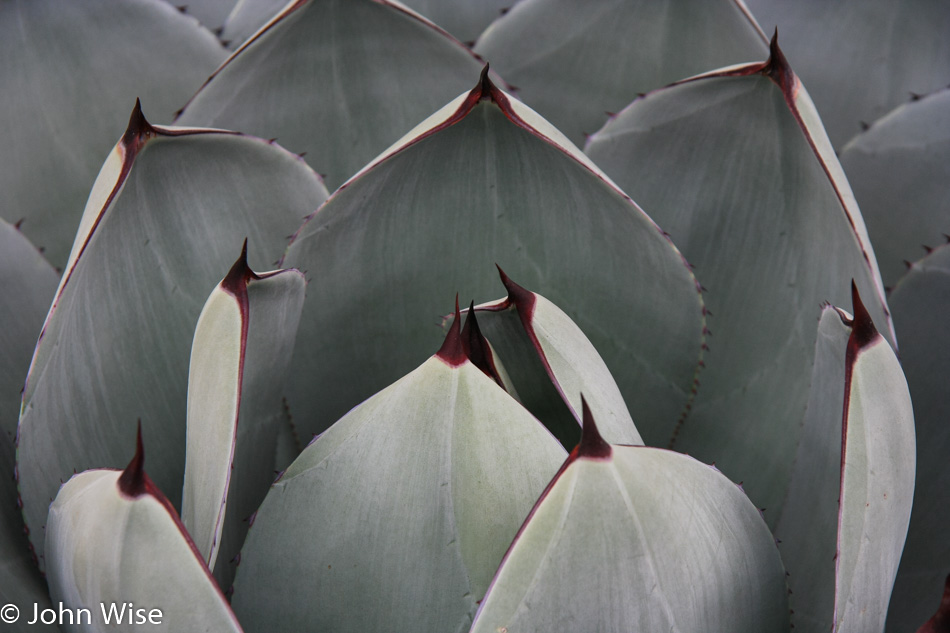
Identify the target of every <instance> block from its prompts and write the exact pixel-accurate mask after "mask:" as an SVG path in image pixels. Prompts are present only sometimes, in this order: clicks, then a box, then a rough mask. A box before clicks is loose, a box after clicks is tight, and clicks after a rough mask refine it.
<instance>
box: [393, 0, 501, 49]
mask: <svg viewBox="0 0 950 633" xmlns="http://www.w3.org/2000/svg"><path fill="white" fill-rule="evenodd" d="M517 2H518V0H406V1H405V3H404V4H405V5H406V6H408V7H410V8H412V9H413V10H415V11H418V12H419V13H421V14H422V15H424V16H425V17H427V18H428V19H430V20H432V21H433V22H435V23H436V24H438V25H439V26H441V27H442V28H443V29H445V30H446V31H448V32H449V33H450V34H452V35H453V36H454V37H456V38H458V39H459V40H461V41H463V42H466V43H474V42H475V40H476V38H478V36H479V35H480V34H481V33H482V31H484V30H485V28H486V27H487V26H488V25H489V24H491V23H492V22H493V21H494V20H496V19H498V18H499V17H501V15H502V14H503V13H505V12H507V11H508V9H510V8H511V7H512V6H513V5H514V4H516V3H517Z"/></svg>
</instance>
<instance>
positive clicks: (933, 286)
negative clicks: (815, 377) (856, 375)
mask: <svg viewBox="0 0 950 633" xmlns="http://www.w3.org/2000/svg"><path fill="white" fill-rule="evenodd" d="M890 303H891V307H892V309H893V310H894V325H895V326H896V327H897V330H898V332H899V333H900V337H901V364H902V365H903V367H904V373H905V374H906V375H907V384H908V386H909V387H910V393H911V397H912V400H913V402H914V419H915V422H916V428H917V485H916V488H915V489H914V510H913V514H912V515H911V521H910V529H909V531H908V533H907V543H906V544H905V545H904V554H903V557H902V558H901V565H900V570H899V572H898V574H897V581H896V582H895V584H894V593H893V596H892V598H891V606H890V610H889V611H888V618H887V630H888V631H889V632H892V633H910V632H912V631H914V630H915V629H914V627H915V626H918V625H919V624H920V623H922V622H923V621H924V620H925V619H926V618H927V617H929V616H930V615H931V614H932V613H933V611H934V609H935V608H936V607H937V605H938V604H939V602H940V592H941V587H942V583H943V580H944V578H945V577H946V575H947V574H948V573H950V541H948V540H947V536H946V535H947V525H950V504H948V503H947V498H948V495H950V468H948V467H947V447H950V402H948V400H947V383H948V376H950V353H948V351H950V321H948V319H947V315H948V314H950V246H942V247H940V248H938V249H936V250H935V251H934V252H933V253H932V254H930V255H928V256H927V257H925V258H924V259H922V260H921V261H919V262H917V263H916V264H914V266H913V267H912V268H911V269H910V271H909V272H908V273H907V276H906V277H905V278H904V279H902V280H901V282H900V283H899V284H897V286H896V287H895V288H894V291H893V292H892V293H891V296H890Z"/></svg>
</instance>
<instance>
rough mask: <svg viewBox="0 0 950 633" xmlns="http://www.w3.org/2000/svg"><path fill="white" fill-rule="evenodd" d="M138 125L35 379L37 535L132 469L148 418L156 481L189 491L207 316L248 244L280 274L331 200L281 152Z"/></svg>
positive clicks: (32, 451)
mask: <svg viewBox="0 0 950 633" xmlns="http://www.w3.org/2000/svg"><path fill="white" fill-rule="evenodd" d="M136 112H137V114H135V115H134V116H133V121H132V125H131V126H130V129H129V131H128V132H127V134H126V136H125V137H123V140H122V141H120V142H119V144H118V145H117V146H116V149H115V150H114V151H113V154H112V156H111V157H110V159H109V160H108V161H107V163H106V166H105V167H104V168H103V171H102V173H101V174H100V178H99V181H98V183H97V185H96V188H95V189H94V191H93V194H92V196H91V197H90V204H89V206H88V207H87V210H86V215H85V217H84V219H83V222H82V227H83V228H82V231H81V233H80V234H79V236H78V237H77V240H76V248H75V249H74V253H73V255H72V257H71V259H70V264H69V266H68V268H67V272H66V275H65V277H64V279H63V281H62V282H61V285H60V288H59V290H58V293H57V297H56V304H55V306H54V308H53V309H52V311H51V312H50V315H49V316H48V317H47V321H46V324H45V326H44V332H43V334H42V335H41V339H40V342H39V345H38V346H37V350H36V352H35V355H34V359H33V364H32V367H31V370H30V375H29V377H28V379H27V386H26V392H25V394H24V409H23V413H22V416H21V419H20V444H19V453H18V468H19V475H20V491H21V493H22V496H23V503H24V513H25V516H26V522H27V526H28V527H29V528H30V530H31V531H32V532H33V533H34V534H42V526H43V525H44V523H45V519H46V513H47V508H48V504H49V503H50V501H51V500H52V498H53V496H55V494H56V490H57V488H58V486H59V484H60V480H61V479H62V480H65V479H66V478H68V477H69V476H70V475H71V474H72V473H73V472H74V470H75V471H77V472H78V471H82V470H86V469H89V468H95V467H100V466H101V467H116V466H121V465H122V462H123V461H125V460H124V458H123V457H124V453H125V450H124V447H125V446H127V445H128V444H129V443H130V441H131V437H132V434H133V433H134V425H135V421H136V420H137V419H139V418H141V419H142V422H143V425H144V426H145V428H146V430H147V431H149V432H150V434H151V436H152V437H153V438H154V439H153V440H152V447H153V448H152V454H153V455H154V456H155V460H154V463H155V466H154V468H153V472H154V474H155V481H156V482H158V483H159V485H160V486H161V487H162V488H163V489H166V490H175V491H178V490H181V486H182V476H183V471H184V454H183V450H182V449H183V447H184V445H185V397H186V389H187V381H188V357H189V352H190V349H191V342H192V338H193V336H194V328H195V323H196V322H197V320H198V315H199V313H200V312H201V308H202V305H203V304H204V301H205V300H206V299H207V297H208V293H209V292H210V290H211V289H212V288H214V286H215V285H216V284H217V283H218V281H220V279H221V274H222V272H223V271H226V270H227V269H228V267H229V266H230V265H231V263H232V262H233V260H234V254H235V252H236V251H237V248H238V246H239V245H240V244H241V242H242V240H244V239H245V237H247V238H248V243H249V250H250V260H251V265H252V266H254V267H255V268H265V267H267V266H269V265H270V264H271V263H273V262H274V261H275V260H276V259H277V258H278V256H279V254H280V252H281V250H282V249H283V246H284V244H285V242H286V236H288V235H289V234H291V233H292V231H293V230H294V227H295V226H297V225H298V224H299V218H301V216H303V215H304V214H306V213H307V212H308V210H312V209H313V208H315V207H316V206H317V205H319V203H320V202H321V201H322V200H323V199H324V197H325V196H326V190H325V189H324V188H323V185H322V184H321V183H320V181H319V179H318V177H317V176H316V174H314V173H313V172H312V171H311V170H310V169H309V168H308V167H307V166H306V165H305V164H304V163H303V161H300V160H299V159H298V158H296V157H295V156H293V155H291V154H289V153H287V152H285V151H283V150H281V149H280V148H279V147H276V146H274V145H272V144H269V143H267V142H264V141H261V140H260V139H254V138H250V137H245V136H241V135H237V134H233V133H224V132H212V131H207V130H204V131H202V130H182V129H177V128H156V127H153V126H150V125H149V124H148V123H147V122H145V121H144V118H142V117H141V113H140V112H139V111H138V110H137V111H136ZM34 545H36V546H37V548H38V549H39V550H41V548H42V543H34ZM41 561H42V559H41Z"/></svg>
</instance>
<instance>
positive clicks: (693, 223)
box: [587, 39, 891, 525]
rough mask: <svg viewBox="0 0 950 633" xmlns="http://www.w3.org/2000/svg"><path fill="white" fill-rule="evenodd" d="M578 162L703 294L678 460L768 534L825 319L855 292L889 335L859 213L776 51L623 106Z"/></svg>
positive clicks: (787, 472) (781, 495)
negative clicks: (603, 177)
mask: <svg viewBox="0 0 950 633" xmlns="http://www.w3.org/2000/svg"><path fill="white" fill-rule="evenodd" d="M587 152H588V154H589V155H590V156H591V158H592V159H593V160H594V161H595V162H597V164H598V165H602V166H603V167H604V169H605V170H606V171H607V173H608V174H611V176H612V177H613V178H615V179H616V180H617V182H618V183H620V185H621V186H622V187H623V188H624V190H625V191H627V192H629V193H630V194H631V195H632V196H634V197H635V198H636V199H637V200H638V201H640V203H641V204H643V206H644V209H645V210H646V211H647V212H648V213H650V215H651V216H652V217H653V218H654V219H655V220H656V221H657V222H658V223H659V224H660V226H662V227H663V228H664V229H666V230H667V231H669V233H670V235H671V236H672V239H673V241H674V242H675V243H676V244H677V245H678V246H679V247H680V248H681V249H682V250H683V253H684V255H685V256H686V258H687V259H688V260H689V261H690V263H691V264H693V265H694V266H695V269H694V270H695V272H696V276H697V278H698V279H699V280H700V282H701V283H702V284H703V286H705V287H706V288H708V292H706V293H705V300H706V305H707V306H708V308H709V310H708V314H707V319H708V327H709V329H710V330H711V331H712V337H711V339H710V343H709V347H710V348H711V350H710V351H709V352H708V353H707V355H706V356H705V358H704V362H705V364H706V369H705V370H704V371H703V373H702V374H701V376H700V380H701V381H702V386H701V388H700V389H699V393H698V394H697V397H696V400H695V401H694V403H693V408H692V412H691V413H690V415H689V417H688V418H687V419H686V420H685V422H684V423H683V425H682V426H681V427H680V428H679V429H678V433H677V435H676V436H675V437H674V439H675V444H674V447H675V448H676V449H677V450H682V451H684V452H686V453H688V454H690V455H695V456H696V457H698V458H700V459H705V460H707V461H715V462H716V463H717V465H718V466H719V467H720V468H722V469H723V472H725V473H726V474H727V475H729V476H730V477H731V478H732V479H734V480H737V481H743V482H744V485H745V487H746V491H747V492H748V493H749V496H750V498H752V499H753V501H755V503H756V504H757V505H759V506H760V507H764V508H766V509H769V510H772V512H771V513H767V514H766V516H767V517H768V519H769V522H770V525H774V520H775V510H776V509H777V508H778V507H779V505H780V504H781V502H782V499H783V498H784V497H785V491H786V488H787V485H788V478H789V475H790V472H791V468H792V462H793V459H794V456H795V450H796V446H797V445H798V441H799V438H800V436H801V429H802V426H801V421H802V414H803V413H804V411H805V406H806V404H807V401H808V389H809V377H810V375H811V371H812V364H813V355H814V352H815V336H816V330H815V325H814V323H815V321H816V320H817V318H818V316H819V311H820V305H821V304H822V303H823V302H826V301H831V302H834V303H837V304H838V305H847V303H848V301H849V299H850V285H849V284H850V281H851V279H856V280H857V283H858V286H859V288H860V289H861V292H862V295H863V296H864V297H867V298H868V305H869V306H870V310H871V313H872V314H873V316H874V318H875V320H876V321H877V322H878V323H882V324H886V325H885V326H884V328H882V329H883V330H884V331H885V332H887V334H888V335H889V336H891V334H890V327H889V325H890V320H889V317H888V316H887V312H886V310H887V308H886V304H885V302H884V289H883V285H882V284H881V282H880V277H879V275H878V272H877V266H876V264H875V260H874V253H873V251H872V250H871V246H870V243H869V242H868V239H867V234H866V231H865V229H864V224H863V221H862V219H861V213H860V211H859V210H858V208H857V205H856V204H855V203H854V198H853V196H852V195H851V191H850V188H849V187H848V183H847V180H846V179H845V178H844V175H843V174H842V172H841V168H840V165H839V164H838V162H837V160H836V159H835V157H834V152H833V150H832V149H831V146H830V145H829V144H828V141H827V138H826V137H825V136H824V133H823V131H822V128H821V123H820V121H819V120H818V117H817V114H816V113H815V112H814V108H813V107H812V105H811V102H810V101H809V100H808V95H807V93H806V92H805V90H804V88H803V87H802V86H801V83H800V82H799V81H798V79H797V78H796V77H795V75H794V73H793V72H792V70H791V68H790V67H789V66H788V63H787V61H786V60H785V58H784V56H783V55H782V53H781V51H780V50H779V48H778V44H777V42H776V40H775V39H773V44H772V54H771V56H770V58H769V60H768V61H766V62H765V63H761V64H751V65H747V66H740V67H736V68H732V69H724V70H722V71H718V72H715V73H710V74H708V75H704V76H701V77H698V78H693V79H690V80H687V81H684V82H681V83H679V84H675V85H673V86H670V87H668V88H664V89H661V90H658V91H656V92H653V93H651V94H649V95H647V96H646V97H645V98H643V99H640V100H637V101H635V102H633V103H632V104H631V105H630V106H629V107H628V108H627V109H625V110H624V111H623V112H622V113H621V114H620V115H619V116H618V117H617V118H616V119H615V120H613V121H611V122H610V123H609V124H607V125H606V126H604V129H603V130H601V131H600V132H598V133H597V134H596V135H595V136H594V137H593V138H592V139H591V142H590V144H589V145H588V147H587ZM671 181H675V182H676V183H677V186H675V187H671V186H669V185H668V183H669V182H671ZM634 415H636V411H635V410H634Z"/></svg>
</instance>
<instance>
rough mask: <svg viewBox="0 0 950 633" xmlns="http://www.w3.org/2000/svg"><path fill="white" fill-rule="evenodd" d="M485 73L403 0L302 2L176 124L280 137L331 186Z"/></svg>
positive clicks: (251, 44) (242, 53)
mask: <svg viewBox="0 0 950 633" xmlns="http://www.w3.org/2000/svg"><path fill="white" fill-rule="evenodd" d="M480 67H481V63H480V62H479V60H478V59H477V58H476V57H475V56H474V55H472V53H471V52H470V51H469V50H467V49H466V48H465V47H464V46H462V45H461V44H460V43H459V42H457V41H455V40H453V39H452V38H450V37H447V36H446V34H445V33H444V32H442V31H440V30H439V29H437V28H434V27H433V25H432V24H431V23H429V22H427V21H424V20H421V19H419V17H418V16H417V15H415V14H413V13H411V12H407V11H406V10H405V9H404V8H403V7H402V5H400V4H398V3H394V2H389V1H388V0H381V1H377V0H301V1H299V2H294V3H292V4H290V5H288V6H287V7H286V8H285V9H283V10H282V11H281V13H280V14H279V16H278V17H277V18H276V19H275V20H274V21H272V22H270V23H268V28H267V29H265V30H263V31H261V32H258V33H257V34H256V35H255V37H254V38H253V39H252V40H250V41H248V42H247V43H245V44H244V45H243V46H242V47H241V48H240V49H239V50H238V51H237V53H235V54H234V55H233V56H232V57H231V58H230V59H229V60H228V61H227V62H226V63H225V64H224V65H223V66H222V67H221V68H220V69H218V71H217V72H216V73H215V74H214V76H213V77H212V78H211V79H210V80H209V81H208V83H207V84H206V85H205V86H204V87H203V88H202V89H201V91H200V92H199V93H198V94H197V95H195V97H194V98H193V99H192V100H191V102H189V103H188V105H187V107H186V108H185V110H184V112H183V113H182V114H181V116H180V117H179V118H178V120H177V122H178V123H179V124H181V125H206V126H214V127H224V128H227V129H232V130H241V131H242V132H247V133H250V134H257V135H259V136H263V137H265V138H273V137H276V138H277V139H278V141H280V143H281V144H283V145H284V146H285V147H287V148H288V149H290V150H292V151H295V152H305V153H306V154H307V161H308V162H309V163H310V164H311V165H313V166H314V168H315V169H316V170H317V171H319V172H320V173H322V174H324V175H325V177H326V180H327V184H328V185H329V186H330V187H331V188H335V187H337V186H339V185H340V183H342V182H343V181H344V180H346V179H347V178H348V177H349V176H351V175H352V174H354V173H355V172H356V171H357V170H358V169H360V168H361V167H362V166H363V165H365V164H366V163H367V162H369V161H370V160H372V159H373V157H374V156H376V155H377V154H379V153H380V152H381V151H383V150H384V149H386V147H388V146H389V145H390V144H391V143H393V142H395V141H397V140H398V139H399V137H400V136H401V135H403V134H405V133H406V132H407V131H409V130H410V129H411V128H412V126H413V125H415V124H416V123H418V122H419V121H421V120H422V119H423V118H425V117H426V116H428V115H429V114H431V113H432V112H433V111H434V110H436V109H437V108H439V107H440V106H442V105H443V104H445V103H446V102H447V101H448V100H450V99H451V98H452V97H454V96H455V95H457V94H458V93H459V92H461V91H462V90H465V89H466V88H468V87H469V86H470V85H471V81H472V79H473V78H474V77H475V76H477V74H478V69H479V68H480Z"/></svg>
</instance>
